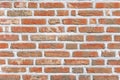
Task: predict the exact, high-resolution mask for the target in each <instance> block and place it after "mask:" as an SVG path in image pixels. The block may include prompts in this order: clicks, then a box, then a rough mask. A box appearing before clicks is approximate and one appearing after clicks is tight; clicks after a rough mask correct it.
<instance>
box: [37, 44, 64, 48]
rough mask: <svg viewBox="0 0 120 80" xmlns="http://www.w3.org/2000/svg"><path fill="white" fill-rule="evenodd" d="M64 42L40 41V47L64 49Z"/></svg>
mask: <svg viewBox="0 0 120 80" xmlns="http://www.w3.org/2000/svg"><path fill="white" fill-rule="evenodd" d="M63 46H64V45H63V44H62V43H40V44H39V48H40V49H62V48H63Z"/></svg>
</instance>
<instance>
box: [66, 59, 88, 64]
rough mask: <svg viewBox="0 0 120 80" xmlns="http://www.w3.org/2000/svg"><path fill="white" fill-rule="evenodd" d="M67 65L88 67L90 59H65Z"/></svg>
mask: <svg viewBox="0 0 120 80" xmlns="http://www.w3.org/2000/svg"><path fill="white" fill-rule="evenodd" d="M64 64H65V65H88V64H89V60H88V59H65V63H64Z"/></svg>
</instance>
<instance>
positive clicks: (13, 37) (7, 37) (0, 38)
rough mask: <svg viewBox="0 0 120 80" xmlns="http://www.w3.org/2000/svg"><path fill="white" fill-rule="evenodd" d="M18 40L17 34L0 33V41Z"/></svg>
mask: <svg viewBox="0 0 120 80" xmlns="http://www.w3.org/2000/svg"><path fill="white" fill-rule="evenodd" d="M17 40H19V38H18V35H9V34H6V35H0V41H17Z"/></svg>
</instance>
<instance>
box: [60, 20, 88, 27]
mask: <svg viewBox="0 0 120 80" xmlns="http://www.w3.org/2000/svg"><path fill="white" fill-rule="evenodd" d="M62 22H63V24H65V25H72V24H73V25H84V24H87V19H72V18H67V19H63V20H62Z"/></svg>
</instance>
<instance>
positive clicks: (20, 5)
mask: <svg viewBox="0 0 120 80" xmlns="http://www.w3.org/2000/svg"><path fill="white" fill-rule="evenodd" d="M14 7H15V8H26V7H27V4H26V2H15V3H14Z"/></svg>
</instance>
